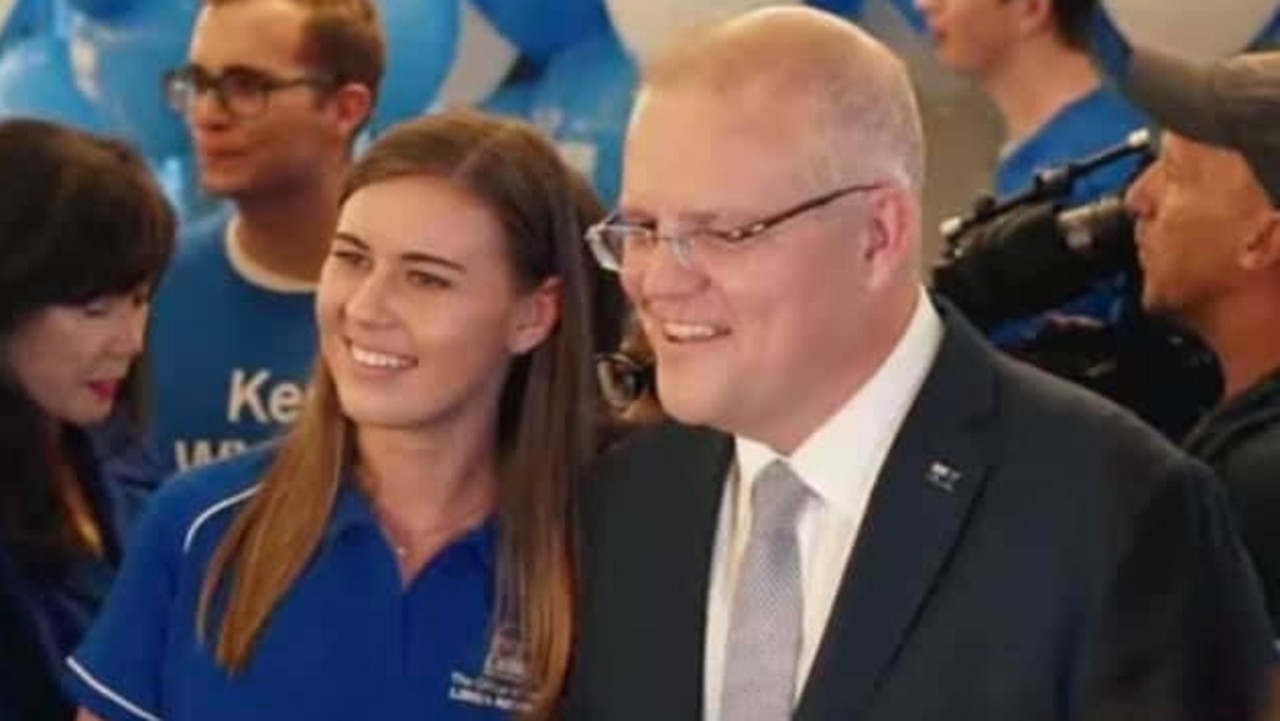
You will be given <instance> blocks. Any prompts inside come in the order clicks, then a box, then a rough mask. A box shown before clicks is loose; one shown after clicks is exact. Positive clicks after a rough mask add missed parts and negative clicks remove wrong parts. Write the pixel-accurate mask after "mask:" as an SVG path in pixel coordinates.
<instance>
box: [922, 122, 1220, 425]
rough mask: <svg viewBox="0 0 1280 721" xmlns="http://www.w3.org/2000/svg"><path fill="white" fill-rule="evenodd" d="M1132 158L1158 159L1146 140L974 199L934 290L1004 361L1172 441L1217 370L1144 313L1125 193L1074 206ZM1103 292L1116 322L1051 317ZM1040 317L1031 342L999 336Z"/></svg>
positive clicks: (1197, 412) (947, 236) (1193, 341)
mask: <svg viewBox="0 0 1280 721" xmlns="http://www.w3.org/2000/svg"><path fill="white" fill-rule="evenodd" d="M1130 158H1136V159H1137V160H1138V166H1139V168H1141V167H1143V166H1145V165H1146V164H1148V163H1149V162H1150V161H1151V160H1152V159H1153V158H1154V152H1153V148H1152V142H1151V137H1150V134H1149V133H1148V131H1146V130H1139V131H1136V132H1134V133H1132V134H1131V135H1130V136H1129V137H1127V138H1126V139H1125V140H1124V141H1123V142H1121V143H1119V144H1117V145H1115V146H1112V147H1110V148H1108V149H1105V150H1103V151H1101V152H1099V153H1097V154H1095V155H1092V156H1089V157H1087V158H1084V159H1082V160H1077V161H1071V162H1068V163H1065V164H1063V165H1060V166H1055V167H1052V168H1048V169H1046V170H1044V171H1042V172H1040V173H1038V174H1037V175H1036V177H1035V180H1034V181H1033V182H1032V184H1031V185H1030V186H1029V187H1028V188H1026V189H1024V190H1022V191H1020V192H1018V193H1016V194H1014V195H1011V196H1008V197H1006V198H1003V199H999V200H997V199H994V198H991V197H984V198H980V199H979V200H978V201H977V202H976V203H975V204H974V207H973V209H972V211H971V212H970V213H969V214H968V215H965V216H962V217H957V218H952V219H950V220H948V221H946V222H945V223H943V225H942V233H943V237H944V240H945V243H946V246H945V248H944V250H943V252H942V255H941V257H940V258H939V259H938V261H937V262H936V263H935V265H934V267H933V269H932V276H931V280H932V286H933V290H934V291H935V292H936V293H938V294H939V295H941V296H943V297H945V298H947V299H948V300H950V301H951V302H952V303H953V304H954V305H955V306H956V307H957V308H958V309H959V310H960V312H961V313H962V314H963V315H964V316H965V317H966V318H967V319H968V320H969V321H970V322H972V323H973V324H974V325H976V326H977V327H978V328H979V329H981V330H982V331H983V332H984V333H986V334H987V335H988V336H989V337H990V338H991V339H992V340H993V341H994V342H996V344H997V345H999V346H1001V347H1002V348H1003V349H1004V350H1005V351H1006V352H1008V353H1009V354H1010V355H1013V356H1015V357H1017V358H1020V359H1022V360H1024V361H1027V362H1029V363H1031V364H1033V365H1036V366H1039V367H1040V368H1042V369H1044V370H1046V371H1048V372H1050V373H1053V374H1054V375H1057V376H1060V377H1062V378H1065V379H1067V380H1070V381H1072V382H1075V383H1077V384H1079V385H1082V386H1084V387H1086V388H1089V389H1091V390H1093V391H1096V392H1098V393H1100V394H1102V395H1104V396H1107V397H1108V398H1111V399H1112V400H1114V401H1116V402H1117V403H1119V404H1120V405H1123V406H1126V407H1128V408H1129V409H1130V410H1132V411H1134V412H1135V413H1136V414H1137V415H1139V416H1141V417H1143V418H1144V419H1145V420H1147V421H1148V422H1149V423H1151V424H1152V425H1153V426H1155V427H1156V428H1158V429H1160V430H1161V431H1163V432H1165V434H1166V435H1168V436H1169V437H1171V438H1174V439H1178V438H1180V437H1181V436H1182V435H1183V434H1185V432H1186V431H1187V430H1189V429H1190V426H1191V425H1192V424H1193V423H1194V422H1195V421H1196V420H1197V419H1198V418H1199V417H1200V416H1201V415H1202V414H1203V413H1204V412H1205V411H1206V410H1208V408H1210V407H1211V406H1212V404H1213V403H1214V402H1215V400H1216V399H1217V397H1218V394H1219V391H1220V387H1221V386H1220V384H1221V379H1220V375H1219V371H1218V366H1217V362H1216V360H1215V358H1214V356H1213V354H1212V353H1211V352H1210V351H1209V350H1208V348H1207V347H1205V346H1204V345H1203V343H1201V342H1200V340H1199V339H1197V338H1196V337H1194V336H1193V335H1191V334H1189V333H1187V332H1186V331H1184V330H1182V329H1180V328H1178V327H1176V326H1174V325H1173V324H1172V323H1170V322H1168V321H1165V320H1163V319H1159V318H1155V317H1152V316H1150V315H1148V314H1146V313H1145V312H1144V311H1143V310H1142V304H1141V294H1142V287H1141V285H1142V273H1141V268H1140V266H1139V264H1138V258H1137V246H1136V243H1135V242H1134V225H1133V218H1132V216H1131V215H1130V214H1129V212H1128V211H1127V209H1126V208H1125V205H1124V200H1123V191H1121V192H1119V193H1116V194H1113V195H1107V196H1103V197H1101V198H1099V199H1096V200H1093V201H1089V202H1085V203H1083V204H1076V205H1072V204H1071V195H1072V191H1073V189H1074V187H1075V184H1076V183H1077V181H1078V180H1079V179H1080V178H1081V177H1083V176H1085V175H1087V174H1089V173H1092V172H1094V171H1096V170H1098V169H1100V168H1103V167H1106V166H1110V165H1112V164H1113V163H1117V162H1120V161H1123V160H1125V159H1130ZM1099 288H1106V289H1111V291H1112V292H1113V294H1114V295H1115V296H1116V297H1115V299H1114V305H1115V306H1117V307H1118V308H1119V312H1118V313H1117V314H1116V315H1117V317H1116V318H1113V319H1109V320H1108V322H1101V321H1098V320H1096V319H1085V322H1073V319H1072V316H1071V314H1070V313H1069V312H1068V313H1059V314H1055V313H1054V311H1055V310H1058V309H1061V308H1063V307H1064V306H1068V305H1069V304H1070V303H1071V302H1072V301H1076V300H1078V299H1080V298H1082V297H1086V296H1088V295H1089V294H1090V293H1097V292H1098V289H1099ZM1055 316H1057V317H1055ZM1064 316H1065V319H1064ZM1036 317H1048V318H1049V322H1047V323H1043V324H1039V325H1037V326H1036V327H1037V328H1038V330H1037V331H1036V332H1035V334H1034V335H1031V336H1030V337H1021V336H1017V340H1011V339H1010V338H1009V337H1006V335H1005V331H1006V330H1007V329H1008V328H1009V327H1010V326H1015V327H1016V326H1017V325H1018V323H1019V322H1020V321H1027V320H1028V319H1033V318H1036Z"/></svg>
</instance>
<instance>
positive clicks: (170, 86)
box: [164, 65, 333, 118]
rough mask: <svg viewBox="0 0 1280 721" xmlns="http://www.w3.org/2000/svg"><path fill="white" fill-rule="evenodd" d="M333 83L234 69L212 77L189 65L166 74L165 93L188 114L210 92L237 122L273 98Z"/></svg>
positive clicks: (176, 107) (173, 105)
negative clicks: (237, 119) (281, 94)
mask: <svg viewBox="0 0 1280 721" xmlns="http://www.w3.org/2000/svg"><path fill="white" fill-rule="evenodd" d="M332 85H333V83H332V81H331V80H329V79H327V78H323V77H320V76H317V75H302V76H299V77H296V78H279V77H276V76H274V75H271V74H269V73H265V72H263V71H261V70H254V69H252V68H242V67H231V68H228V69H226V70H224V71H223V72H221V73H217V74H214V73H210V72H208V71H207V70H205V69H203V68H201V67H200V66H198V65H186V66H183V67H180V68H175V69H173V70H170V71H169V72H167V73H165V74H164V91H165V97H166V98H167V99H168V102H169V107H171V108H173V109H174V110H175V111H177V112H179V113H185V112H187V111H188V110H190V109H191V106H192V105H193V104H194V103H195V101H196V100H197V99H198V98H199V97H200V94H201V93H203V92H205V91H206V90H211V91H213V97H214V98H216V99H217V101H218V105H219V107H221V108H222V109H223V110H224V111H226V112H227V113H228V114H230V115H232V116H235V117H237V118H253V117H256V116H258V115H261V114H262V113H263V111H265V110H266V109H267V103H268V102H269V101H270V99H271V96H272V95H273V94H275V93H277V92H279V91H281V90H285V89H288V88H296V87H313V88H317V89H320V90H324V89H328V88H330V87H331V86H332Z"/></svg>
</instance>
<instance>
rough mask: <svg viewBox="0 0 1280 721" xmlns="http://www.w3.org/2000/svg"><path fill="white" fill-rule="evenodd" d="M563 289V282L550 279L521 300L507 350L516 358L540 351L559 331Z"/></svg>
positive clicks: (513, 321) (513, 320)
mask: <svg viewBox="0 0 1280 721" xmlns="http://www.w3.org/2000/svg"><path fill="white" fill-rule="evenodd" d="M563 285H564V283H563V282H562V281H561V280H560V279H559V278H547V279H546V280H544V281H542V282H541V283H539V284H538V286H537V287H536V288H534V289H533V290H531V291H529V292H528V293H526V294H525V295H524V296H523V297H522V298H521V299H520V301H519V303H520V307H519V308H517V309H516V312H515V314H514V315H513V316H512V324H511V330H510V333H509V334H508V342H507V347H508V348H510V349H511V352H512V353H513V354H515V355H522V354H524V353H528V352H529V351H531V350H533V349H534V348H537V347H538V346H539V345H540V344H542V342H543V341H545V340H546V339H547V338H548V337H549V336H550V335H551V333H552V331H554V330H555V327H556V324H557V323H559V322H560V303H561V299H562V297H563V293H562V292H561V289H562V287H563Z"/></svg>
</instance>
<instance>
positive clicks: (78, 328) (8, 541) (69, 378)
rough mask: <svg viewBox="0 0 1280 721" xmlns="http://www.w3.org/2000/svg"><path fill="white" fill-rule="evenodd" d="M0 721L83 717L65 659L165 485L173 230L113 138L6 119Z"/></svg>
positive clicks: (152, 189)
mask: <svg viewBox="0 0 1280 721" xmlns="http://www.w3.org/2000/svg"><path fill="white" fill-rule="evenodd" d="M0 229H3V231H2V232H0V468H3V469H4V470H3V478H0V719H40V720H41V721H58V720H59V719H67V720H68V721H69V720H70V719H71V718H72V716H73V715H74V711H75V707H74V705H73V704H72V702H71V697H70V695H69V691H68V689H67V688H66V685H65V683H64V679H65V677H66V673H65V666H64V663H63V659H64V658H65V657H66V655H67V654H68V653H70V652H71V651H72V650H73V649H74V648H75V646H76V645H77V644H78V643H79V642H80V640H81V638H82V636H83V635H84V632H85V631H86V630H87V628H88V625H89V623H90V621H91V620H92V619H93V617H94V616H95V615H96V614H97V612H98V609H99V607H100V605H101V604H102V601H103V600H104V599H105V597H106V595H107V590H108V587H109V585H110V583H111V580H112V578H113V577H114V575H115V571H116V568H117V566H118V564H119V563H120V556H121V547H122V545H123V543H124V537H125V535H126V534H127V532H128V530H129V527H130V526H131V525H132V521H133V519H134V518H135V516H136V515H137V512H138V511H139V510H140V509H141V506H142V504H143V501H144V500H145V499H146V498H147V496H148V495H149V494H150V491H151V490H152V488H153V487H154V485H155V483H156V481H157V480H158V478H159V468H158V464H157V463H155V462H154V461H153V459H152V458H150V457H149V456H148V454H146V453H144V452H143V450H142V449H143V446H142V444H141V442H140V433H139V428H138V424H137V423H136V416H137V411H138V410H139V403H138V401H139V386H140V378H139V374H138V369H137V364H136V363H135V361H136V360H137V358H138V355H139V354H140V353H141V352H142V345H143V336H144V329H145V326H146V318H147V306H148V299H149V297H150V292H151V291H150V289H151V288H152V286H153V285H154V283H155V281H156V279H157V276H159V275H160V273H161V272H162V271H163V269H164V267H165V265H166V263H167V262H168V258H169V255H170V254H171V252H172V250H173V243H174V219H173V214H172V212H171V211H170V209H169V206H168V204H167V202H166V201H165V198H164V195H163V193H162V192H161V191H160V189H159V187H158V186H157V185H156V183H155V181H154V179H153V178H152V176H151V173H150V171H149V170H148V169H147V167H146V165H145V164H144V163H143V162H142V160H141V159H139V158H138V157H137V156H136V155H135V154H134V153H133V151H131V150H129V149H128V148H127V147H126V146H124V145H123V144H121V143H118V142H116V141H114V140H108V139H103V138H97V137H95V136H91V135H87V134H84V133H82V132H80V131H77V130H72V129H70V128H64V127H61V126H58V125H54V124H51V123H46V122H41V121H35V120H9V121H5V122H0Z"/></svg>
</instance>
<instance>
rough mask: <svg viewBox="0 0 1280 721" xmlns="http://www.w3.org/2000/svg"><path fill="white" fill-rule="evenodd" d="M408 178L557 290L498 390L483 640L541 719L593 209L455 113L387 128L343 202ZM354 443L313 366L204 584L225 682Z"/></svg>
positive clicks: (523, 129) (527, 134)
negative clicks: (490, 233)
mask: <svg viewBox="0 0 1280 721" xmlns="http://www.w3.org/2000/svg"><path fill="white" fill-rule="evenodd" d="M413 176H430V177H437V178H444V179H447V180H448V181H450V182H452V183H454V184H456V185H457V187H459V188H462V189H464V190H466V191H467V192H469V193H471V194H472V195H473V196H474V197H476V198H477V199H479V200H480V201H482V202H483V203H485V205H486V206H487V207H488V208H489V209H490V210H491V211H492V212H493V213H494V215H495V216H496V217H497V218H498V219H499V220H500V221H501V223H502V226H503V229H504V231H505V235H506V240H507V244H508V245H507V250H508V252H507V257H508V260H509V262H510V264H511V269H512V272H513V274H514V276H515V277H516V278H517V280H518V282H519V283H521V284H522V285H523V286H524V287H527V288H529V289H532V288H533V287H535V286H536V285H537V284H538V283H540V282H542V281H543V280H545V279H548V278H558V279H559V280H560V287H561V294H562V300H561V309H560V319H559V322H558V325H557V327H556V329H555V330H554V331H553V333H552V334H551V336H550V337H549V338H548V339H547V340H546V341H544V342H543V343H542V344H541V345H540V346H538V347H537V348H535V349H534V350H533V351H531V352H529V353H527V354H525V355H524V356H521V357H520V358H518V359H517V360H516V362H515V363H514V364H513V365H512V369H511V371H510V374H509V376H508V378H507V380H506V383H505V386H504V388H503V392H502V398H501V401H500V403H501V408H500V410H499V414H498V425H499V428H498V448H496V449H495V451H496V453H497V454H498V467H499V469H500V470H499V490H498V500H497V520H498V539H499V540H498V546H499V550H498V564H497V568H498V579H497V607H496V608H495V609H494V616H493V629H494V632H495V633H499V632H501V633H504V634H507V633H510V632H511V631H512V630H514V631H515V632H516V633H518V634H519V638H520V640H521V641H522V642H523V646H524V649H525V657H524V658H523V659H522V660H523V661H524V664H525V668H526V669H527V679H526V680H527V687H528V690H529V691H530V692H531V694H532V698H533V709H532V711H531V712H529V713H528V714H526V716H527V717H528V718H545V717H546V716H548V715H549V714H550V713H551V712H552V709H553V707H554V704H555V702H556V700H557V698H558V696H559V694H560V690H561V687H562V685H563V682H564V675H565V671H566V668H567V666H568V660H569V654H570V649H571V646H572V636H573V625H572V621H573V582H574V578H573V559H572V558H571V548H572V544H571V540H570V530H569V529H570V517H569V516H570V511H571V508H572V504H573V501H574V498H573V490H572V489H573V479H574V477H575V475H576V474H577V471H578V470H579V469H580V467H581V466H582V464H583V463H584V462H585V461H586V460H587V459H588V457H589V456H590V454H591V452H592V449H593V441H594V439H593V421H594V418H595V413H594V411H595V406H594V403H595V399H594V392H593V386H592V380H591V378H592V377H591V319H592V314H591V303H592V299H591V297H590V296H591V290H590V282H589V280H588V278H589V276H588V268H589V266H588V259H587V257H586V254H585V249H584V244H583V243H582V242H581V238H582V234H583V232H584V231H585V229H586V227H587V226H588V225H589V224H590V223H592V222H594V221H595V220H597V219H598V218H599V217H600V216H601V214H602V212H603V210H602V208H601V206H600V204H599V201H598V200H596V198H595V195H594V194H593V193H592V192H591V191H590V188H589V186H588V185H587V184H586V182H585V180H583V178H582V177H581V176H580V175H578V174H577V173H576V172H574V171H573V170H572V169H570V168H569V167H567V166H566V165H565V164H564V162H563V161H562V160H561V159H560V157H559V155H558V154H557V152H556V150H555V148H554V147H553V146H551V145H550V144H549V143H548V142H547V141H546V140H544V139H543V138H542V137H541V136H540V135H539V134H538V133H537V131H536V130H534V129H533V128H532V126H529V125H527V124H524V123H521V122H518V121H512V120H502V119H498V118H494V117H489V116H485V115H480V114H476V113H471V112H466V111H452V112H448V113H443V114H440V115H433V116H427V117H424V118H420V119H417V120H413V121H410V122H407V123H404V124H402V125H399V126H397V127H396V128H394V129H392V130H391V131H390V132H389V133H387V134H386V135H385V136H383V137H382V138H381V139H379V140H378V141H377V142H375V143H374V144H373V145H372V146H371V147H370V148H369V149H368V150H367V151H366V152H365V154H364V155H363V156H362V157H361V159H360V160H359V161H358V162H357V163H356V164H355V166H354V167H353V168H352V169H351V172H350V174H349V176H348V179H347V183H346V187H345V188H344V192H343V199H344V201H345V199H346V198H349V197H350V196H351V194H353V193H354V192H356V191H357V190H359V189H360V188H363V187H367V186H370V185H373V184H376V183H381V182H385V181H388V180H393V179H397V178H403V177H413ZM350 435H351V428H350V423H349V422H348V421H347V420H346V419H345V418H344V417H343V415H342V410H341V407H340V405H339V403H338V398H337V393H336V390H335V388H334V384H333V379H332V377H331V376H330V374H329V372H328V370H327V369H326V367H325V364H324V361H323V359H319V360H318V361H317V363H316V367H315V371H314V373H313V376H312V379H311V382H310V386H309V391H308V398H307V402H306V404H305V406H304V408H303V411H302V414H301V416H300V418H299V420H298V422H297V424H296V425H295V426H294V428H293V429H291V431H290V432H289V433H288V435H287V436H286V437H285V439H284V440H283V441H282V444H281V446H280V448H279V450H278V452H277V455H276V457H275V458H274V460H273V462H272V464H271V465H270V467H269V468H268V469H267V471H266V473H265V474H264V475H263V478H262V482H261V486H260V490H259V492H258V493H257V494H256V495H254V496H253V497H252V498H251V499H250V500H249V501H247V502H246V504H245V505H244V506H243V507H242V509H241V510H240V512H239V514H238V515H237V517H236V519H235V520H234V521H233V523H232V526H231V528H230V529H229V531H228V533H227V535H226V536H225V537H224V538H223V540H222V542H221V544H220V545H219V547H218V548H217V550H216V552H215V554H214V556H213V559H212V561H211V564H210V567H209V571H208V574H207V576H206V578H205V582H204V587H203V590H202V593H201V598H200V605H199V610H198V616H197V627H198V630H199V633H200V634H201V638H205V636H206V631H207V629H208V628H209V627H210V625H211V624H218V625H219V629H218V632H217V642H216V649H215V653H216V656H217V659H218V661H219V663H221V664H222V665H223V666H224V667H226V668H227V669H229V670H231V671H233V672H235V671H238V670H240V669H243V668H244V666H245V665H246V664H247V663H248V661H249V658H250V656H251V654H252V652H253V647H254V644H255V642H256V641H257V639H258V638H259V637H260V635H261V634H262V632H263V629H264V628H265V627H266V625H267V624H268V623H269V621H270V616H271V613H272V611H273V610H274V609H275V608H276V606H277V605H278V604H279V603H280V600H281V599H282V598H283V596H284V595H285V593H287V592H288V590H289V588H290V587H291V586H292V585H293V584H294V582H296V581H297V579H298V578H299V576H300V575H301V574H302V573H303V572H304V570H305V568H306V565H307V564H308V562H309V561H310V560H311V558H312V556H313V554H314V553H315V551H316V548H317V546H318V545H319V542H320V538H321V535H322V534H323V532H324V529H325V527H326V524H327V523H328V522H329V516H330V513H331V511H332V509H333V505H334V503H335V499H336V498H337V495H338V491H339V488H340V485H341V483H342V478H343V470H344V468H345V467H346V464H347V463H348V462H349V460H350V459H349V457H348V455H347V454H349V453H350V452H351V450H350V447H349V439H350ZM224 597H225V598H224ZM215 598H216V599H218V601H217V603H215V602H214V600H215ZM224 601H225V603H224ZM214 608H217V609H218V611H217V615H218V616H219V618H218V619H214V618H212V615H213V614H214V611H213V609H214Z"/></svg>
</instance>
